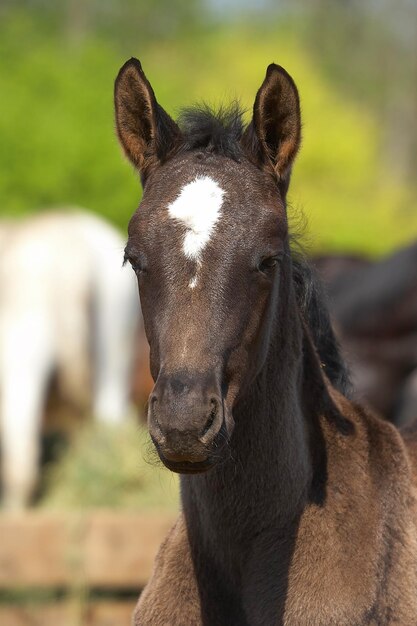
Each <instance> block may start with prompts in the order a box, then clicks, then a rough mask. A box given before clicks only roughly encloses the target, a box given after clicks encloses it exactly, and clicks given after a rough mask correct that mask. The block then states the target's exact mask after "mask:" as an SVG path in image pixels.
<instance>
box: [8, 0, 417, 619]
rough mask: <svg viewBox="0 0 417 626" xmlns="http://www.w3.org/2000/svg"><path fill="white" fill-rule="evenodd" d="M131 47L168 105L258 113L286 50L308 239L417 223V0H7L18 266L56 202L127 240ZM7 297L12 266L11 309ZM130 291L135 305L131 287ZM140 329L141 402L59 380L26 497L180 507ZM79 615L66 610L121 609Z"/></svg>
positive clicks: (393, 232) (382, 243)
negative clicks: (125, 113)
mask: <svg viewBox="0 0 417 626" xmlns="http://www.w3.org/2000/svg"><path fill="white" fill-rule="evenodd" d="M131 56H135V57H137V58H139V59H140V60H141V62H142V66H143V68H144V70H145V72H146V74H147V76H148V78H149V79H150V81H151V83H152V86H153V88H154V90H155V93H156V95H157V98H158V101H159V102H160V103H161V105H162V106H163V107H164V108H165V109H166V110H167V111H168V112H169V113H170V114H171V115H172V116H174V117H175V116H176V115H177V113H178V112H179V110H180V108H181V106H183V105H189V104H191V103H193V102H196V101H199V102H201V101H205V102H208V103H210V104H212V105H216V104H219V103H221V102H225V101H226V102H227V101H229V100H231V99H233V98H238V99H239V100H240V102H241V105H242V107H243V108H244V110H245V111H246V113H245V119H246V120H247V121H249V119H250V115H251V109H252V105H253V101H254V97H255V94H256V90H257V89H258V87H259V86H260V84H261V82H262V80H263V77H264V74H265V70H266V67H267V65H268V64H269V63H271V62H275V63H278V64H280V65H282V66H284V67H285V68H286V70H287V71H288V72H289V73H290V74H291V75H292V76H293V78H294V80H295V82H296V84H297V86H298V88H299V91H300V95H301V103H302V114H303V145H302V150H301V152H300V156H299V158H298V162H297V164H296V166H295V169H294V174H293V180H292V185H291V189H290V196H289V205H290V207H289V214H290V220H291V221H292V224H293V228H295V229H297V230H299V229H300V224H301V225H302V226H301V227H302V233H303V234H302V239H303V242H304V244H305V246H306V249H307V250H308V252H309V254H312V255H313V254H314V255H323V254H330V253H331V254H336V253H337V254H340V253H343V254H348V255H354V256H355V258H356V257H360V258H362V257H365V258H370V259H372V260H377V259H379V258H381V257H384V255H388V254H390V253H392V252H393V251H395V250H397V249H399V248H400V247H401V246H405V245H408V244H411V243H413V242H414V241H415V240H416V239H417V176H416V174H417V3H416V2H415V0H368V1H367V2H363V1H360V0H304V1H302V0H288V1H284V0H262V1H255V0H244V1H239V0H149V1H145V0H123V1H119V0H54V1H53V2H52V1H48V0H1V2H0V201H1V205H0V212H1V218H2V223H3V226H1V225H0V265H1V264H2V262H3V265H4V267H6V270H3V271H6V273H7V275H8V277H9V279H10V277H12V278H13V276H14V274H13V273H14V272H15V270H16V268H15V267H14V266H13V264H12V265H7V264H5V261H2V258H3V257H4V258H6V253H7V250H8V248H10V246H11V245H12V242H13V237H14V234H13V233H15V232H17V230H18V229H19V228H20V227H21V225H22V224H25V223H27V224H29V225H30V223H31V222H30V221H28V220H30V219H31V218H36V219H39V218H38V217H37V216H38V214H40V213H43V212H48V211H50V210H52V209H53V210H54V211H55V212H57V211H58V213H61V212H62V207H78V208H80V209H82V210H83V211H84V210H85V211H88V212H92V213H94V214H96V215H97V216H100V217H101V218H103V219H104V220H105V221H107V222H109V223H110V224H111V225H112V226H113V227H114V228H115V229H117V230H118V231H119V232H120V233H121V239H120V241H121V242H123V239H124V237H125V233H126V227H127V223H128V220H129V217H130V216H131V214H132V212H133V211H134V210H135V208H136V206H137V204H138V202H139V200H140V195H141V188H140V183H139V178H138V176H137V175H136V173H135V172H134V171H133V170H132V168H131V166H130V165H129V164H128V163H127V161H126V160H125V159H124V157H123V156H122V154H121V150H120V148H119V146H118V143H117V139H116V135H115V131H114V116H113V82H114V78H115V76H116V75H117V72H118V70H119V68H120V66H121V65H122V64H123V63H124V62H125V60H126V59H128V58H129V57H131ZM65 211H66V209H65V210H64V212H65ZM304 218H305V219H304ZM36 219H35V222H34V223H35V224H36ZM16 220H19V222H17V223H16ZM19 224H20V226H19ZM2 228H3V230H2ZM8 229H11V230H8ZM3 233H4V234H3ZM41 245H42V246H45V247H47V246H48V245H49V244H48V242H47V240H46V239H45V243H42V244H41ZM76 245H78V244H76ZM80 245H81V244H80ZM119 248H120V250H119V251H120V264H121V262H122V257H123V253H122V250H123V243H120V245H119ZM75 249H77V248H75ZM80 249H81V248H80ZM113 251H114V250H113ZM55 253H56V254H57V257H56V258H59V257H60V256H61V257H62V256H63V255H64V254H65V250H62V249H61V254H59V251H58V253H57V252H56V251H55ZM28 254H29V253H28ZM76 254H77V253H76ZM61 260H62V259H61ZM61 260H60V262H61ZM33 262H34V263H36V259H33ZM55 267H57V265H55ZM125 270H126V271H129V270H128V268H125ZM121 271H122V270H121ZM16 272H17V270H16ZM18 277H19V274H18V272H17V273H16V280H19V279H18ZM5 297H6V296H5V295H4V291H2V284H1V281H0V320H1V311H2V307H3V308H4V309H6V306H5V304H4V302H5ZM57 297H58V296H57ZM60 297H61V296H59V298H60ZM2 299H3V300H2ZM132 302H133V300H132ZM80 306H81V305H80ZM132 306H136V307H137V312H138V315H139V305H138V302H137V297H136V295H135V300H134V304H132ZM90 323H92V324H93V326H94V322H91V320H90ZM93 331H94V328H93V330H91V329H90V331H89V332H90V333H93ZM132 332H133V331H132ZM134 333H136V334H132V338H133V339H132V341H134V342H135V346H136V348H135V355H134V359H133V365H132V371H131V372H130V374H129V393H131V397H130V407H129V411H127V415H126V419H122V420H121V421H119V422H118V425H117V427H115V425H114V424H105V423H104V422H105V421H106V420H100V419H93V416H92V414H93V413H94V410H93V408H92V407H94V399H93V400H91V398H90V400H89V402H87V403H86V404H85V405H83V410H77V411H75V410H74V411H72V410H71V408H73V407H68V402H67V403H66V404H65V402H63V399H62V398H61V399H60V397H59V385H58V387H57V389H58V392H57V390H56V389H55V388H54V385H53V384H52V383H51V381H48V392H49V390H52V391H51V393H50V394H49V396H48V397H46V396H47V395H48V394H47V392H46V391H45V406H44V407H43V408H42V411H43V413H44V414H45V415H44V417H43V419H44V422H45V424H47V425H46V426H45V427H44V428H43V446H42V459H41V461H42V471H41V474H40V476H39V478H37V479H36V484H35V486H34V487H33V488H32V491H31V495H30V498H29V499H28V500H27V501H25V502H24V505H25V506H29V505H30V507H31V508H35V509H36V510H39V511H46V512H48V511H53V512H57V511H58V512H67V511H68V512H70V511H72V512H73V511H80V510H83V511H84V510H86V509H92V510H94V511H96V510H97V509H108V508H114V509H117V510H118V511H119V510H120V511H122V510H127V511H143V510H147V511H149V510H152V511H161V515H163V514H166V512H167V511H171V512H173V511H175V509H176V507H177V496H176V491H177V481H176V479H175V477H173V476H172V475H171V474H169V473H168V472H167V471H166V470H162V469H161V468H158V467H156V466H155V465H154V464H153V462H154V457H153V455H152V452H151V451H150V447H149V444H148V440H147V436H146V432H145V428H144V426H143V425H141V424H142V422H141V418H140V415H141V414H142V413H143V403H144V399H145V397H146V394H147V393H148V392H149V387H150V381H149V373H148V372H147V369H146V366H145V365H144V363H146V359H147V353H146V347H145V342H144V337H143V329H141V327H139V328H138V329H136V331H134ZM29 341H32V340H31V339H29ZM1 350H2V346H1V345H0V351H1ZM21 350H22V354H21V358H22V359H23V360H24V359H25V348H24V346H21ZM92 369H94V368H93V367H92ZM50 374H51V378H53V375H54V373H53V372H50ZM92 377H93V378H94V372H93V373H92ZM52 382H54V381H52ZM22 385H23V383H21V386H22ZM90 391H91V390H90ZM1 393H2V391H1V389H0V394H1ZM21 393H22V394H23V395H24V394H25V389H24V388H22V389H21ZM56 395H57V396H58V397H56ZM93 395H94V394H93V393H90V396H93ZM69 404H70V405H71V402H70V403H69ZM64 405H65V406H64ZM138 414H139V417H138ZM416 414H417V410H416ZM45 416H47V418H48V419H46V417H45ZM95 417H96V418H97V416H95ZM50 421H52V422H53V423H54V424H55V425H54V426H53V427H51V426H50V423H49V422H50ZM110 421H111V420H110ZM3 478H4V477H3ZM20 504H22V503H20ZM12 508H13V507H12ZM16 508H21V507H20V505H19V506H18V507H16ZM45 514H46V513H45ZM0 542H1V537H0ZM0 579H1V576H0ZM3 586H4V585H3ZM6 586H7V585H6ZM78 591H79V590H78ZM51 593H52V592H51ZM1 594H3V595H1ZM10 594H11V595H10ZM16 597H17V596H15V595H13V593H12V592H11V591H10V590H7V592H1V593H0V615H1V610H6V608H7V607H9V604H10V601H11V600H10V598H12V600H13V602H14V603H15V604H16V603H17V605H19V606H20V604H19V603H21V605H22V606H25V607H27V606H32V604H31V603H32V602H33V598H34V597H35V598H37V596H36V594H35V596H33V595H30V594H29V595H25V594H23V596H22V595H19V597H18V598H17V600H16ZM51 597H52V598H53V599H54V601H56V594H55V595H53V594H52V596H51ZM77 597H79V596H77ZM82 597H83V602H84V605H85V596H82ZM79 602H81V600H79ZM81 604H82V603H81ZM84 605H83V606H84ZM2 607H3V608H2ZM4 607H6V608H4ZM7 610H9V609H8V608H7ZM31 614H32V617H33V615H34V613H33V612H32V613H31ZM7 615H9V616H10V615H11V613H7ZM74 615H75V614H72V618H71V619H72V620H73V621H71V622H70V621H68V622H65V620H64V621H63V620H62V619H61V618H60V619H61V621H60V622H59V623H62V624H63V625H64V626H66V624H67V623H68V624H69V623H71V624H93V623H94V624H113V623H115V624H119V623H122V621H117V619H119V620H120V619H121V618H115V620H116V621H114V622H112V621H111V620H110V621H100V619H99V618H94V619H96V621H94V619H93V618H91V619H90V618H88V619H90V621H88V619H87V617H85V615H84V613H83V612H82V611H81V612H80V611H79V612H78V613H77V614H76V617H74ZM83 615H84V617H83ZM8 619H10V624H16V625H17V626H19V625H20V624H26V623H29V621H15V622H14V621H11V620H12V617H9V618H8ZM13 619H15V617H13ZM16 619H17V618H16ZM23 619H24V618H22V620H23ZM28 619H29V618H28ZM45 619H46V618H39V619H38V621H36V622H30V623H36V624H38V623H39V624H46V623H47V622H46V621H45ZM42 620H44V621H42ZM77 620H78V621H77ZM58 621H59V620H58ZM58 621H56V622H51V623H58ZM0 622H2V620H1V619H0ZM2 623H5V624H6V622H5V621H3V622H2ZM7 623H9V622H7ZM48 623H49V622H48ZM126 623H127V622H126Z"/></svg>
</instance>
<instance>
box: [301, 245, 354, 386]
mask: <svg viewBox="0 0 417 626" xmlns="http://www.w3.org/2000/svg"><path fill="white" fill-rule="evenodd" d="M292 263H293V281H294V285H295V292H296V297H297V302H298V306H299V308H300V311H301V314H302V315H303V317H304V320H305V322H306V323H307V325H308V327H309V329H310V333H311V336H312V339H313V342H314V345H315V347H316V350H317V353H318V355H319V358H320V361H321V364H322V366H323V368H324V372H325V374H326V375H327V377H328V379H329V380H330V382H331V383H332V385H333V386H334V387H335V388H336V389H338V390H339V391H341V392H342V393H344V394H345V395H347V396H349V395H350V388H351V384H350V380H349V373H348V369H347V367H346V364H345V362H344V360H343V358H342V355H341V352H340V347H339V342H338V341H337V339H336V336H335V334H334V331H333V327H332V323H331V320H330V314H329V310H328V307H327V302H326V299H327V298H326V295H325V293H324V289H323V286H322V283H321V280H320V278H319V277H318V276H317V274H316V272H315V270H314V268H313V267H312V265H311V264H310V263H309V261H308V260H307V259H306V258H305V257H304V256H303V255H302V254H300V253H298V252H296V253H294V252H293V254H292Z"/></svg>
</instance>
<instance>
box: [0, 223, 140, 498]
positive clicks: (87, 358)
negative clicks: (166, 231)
mask: <svg viewBox="0 0 417 626" xmlns="http://www.w3.org/2000/svg"><path fill="white" fill-rule="evenodd" d="M123 248H124V240H123V238H122V237H121V236H120V234H119V233H118V232H117V231H116V230H115V229H114V228H113V227H112V226H110V225H109V224H107V223H106V222H104V221H103V220H102V219H100V218H98V217H96V216H93V215H90V214H88V213H85V212H81V211H76V212H74V211H72V212H71V211H61V212H54V213H46V214H40V215H38V216H36V217H34V218H30V219H27V220H24V221H21V222H16V223H5V224H4V226H3V227H2V228H0V420H1V422H0V437H1V456H2V464H1V470H2V482H3V503H4V506H5V507H7V508H9V509H18V508H22V507H23V506H25V505H26V504H27V503H28V502H29V500H30V497H31V495H32V493H33V488H34V486H35V485H36V482H37V477H38V465H39V451H40V436H41V427H42V417H43V414H44V409H45V401H46V395H47V391H48V385H49V381H50V380H51V376H52V374H56V375H57V377H58V381H59V387H60V389H61V390H62V391H63V393H64V394H65V395H66V396H67V397H69V398H73V399H76V401H78V402H79V401H80V400H81V401H84V400H85V398H86V397H88V396H89V397H91V398H92V410H93V414H94V415H95V416H96V417H97V418H98V419H100V420H102V421H104V422H110V423H118V422H120V420H122V419H123V418H124V417H125V415H126V413H127V412H128V408H129V393H130V383H131V376H132V362H133V357H134V351H135V346H136V339H137V332H138V328H137V325H138V320H139V319H140V318H139V314H138V313H139V301H138V296H137V290H136V285H135V279H134V276H133V275H132V274H133V273H132V272H131V271H130V268H127V267H124V268H123V267H122V262H123Z"/></svg>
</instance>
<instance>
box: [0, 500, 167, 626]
mask: <svg viewBox="0 0 417 626" xmlns="http://www.w3.org/2000/svg"><path fill="white" fill-rule="evenodd" d="M174 519H175V516H169V515H167V514H166V513H163V514H155V513H152V514H136V513H119V512H106V511H94V512H91V513H86V514H79V515H76V514H62V513H60V514H58V513H56V514H54V513H50V512H45V513H38V512H37V513H25V514H22V515H7V516H6V515H3V516H0V593H1V597H2V598H3V600H2V602H1V603H0V625H1V626H57V625H58V624H59V626H123V625H124V624H126V626H128V625H129V624H130V616H131V613H132V609H133V606H134V603H135V599H134V596H135V595H136V594H138V593H139V590H140V589H141V588H142V587H143V586H144V585H145V584H146V582H147V580H148V578H149V575H150V573H151V569H152V565H153V561H154V558H155V555H156V552H157V550H158V547H159V545H160V543H161V541H162V540H163V538H164V536H165V535H166V534H167V532H168V530H169V528H170V527H171V525H172V523H173V521H174ZM51 590H61V591H62V590H63V591H64V596H65V597H64V601H61V602H56V601H54V602H42V598H41V600H39V597H38V596H39V593H40V592H41V593H43V592H45V591H48V592H49V591H51ZM91 590H93V591H94V592H96V596H97V592H104V593H105V595H106V599H99V598H100V593H99V594H98V596H99V598H98V599H97V597H95V596H94V594H93V596H92V597H93V600H92V599H91ZM126 591H128V592H129V591H131V592H133V596H132V595H131V596H129V599H128V600H124V601H121V600H120V599H118V598H117V592H126ZM31 593H32V594H33V595H34V597H35V601H32V600H31V595H30V594H31ZM7 594H10V598H16V594H17V596H19V594H23V596H24V599H23V600H18V601H16V599H15V600H7V597H8V595H7ZM13 594H14V595H13ZM112 595H113V596H114V597H111V596H112ZM27 596H28V597H29V600H27ZM4 597H5V598H6V600H4ZM94 597H95V599H94Z"/></svg>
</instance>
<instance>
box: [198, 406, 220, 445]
mask: <svg viewBox="0 0 417 626" xmlns="http://www.w3.org/2000/svg"><path fill="white" fill-rule="evenodd" d="M218 407H219V403H218V402H217V400H216V399H215V398H212V399H211V400H210V414H209V418H208V420H207V422H206V425H205V426H204V428H203V431H202V433H201V435H200V436H201V437H204V435H206V434H207V433H208V431H209V430H210V428H211V427H212V426H213V423H214V420H215V419H216V416H217V411H218Z"/></svg>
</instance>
